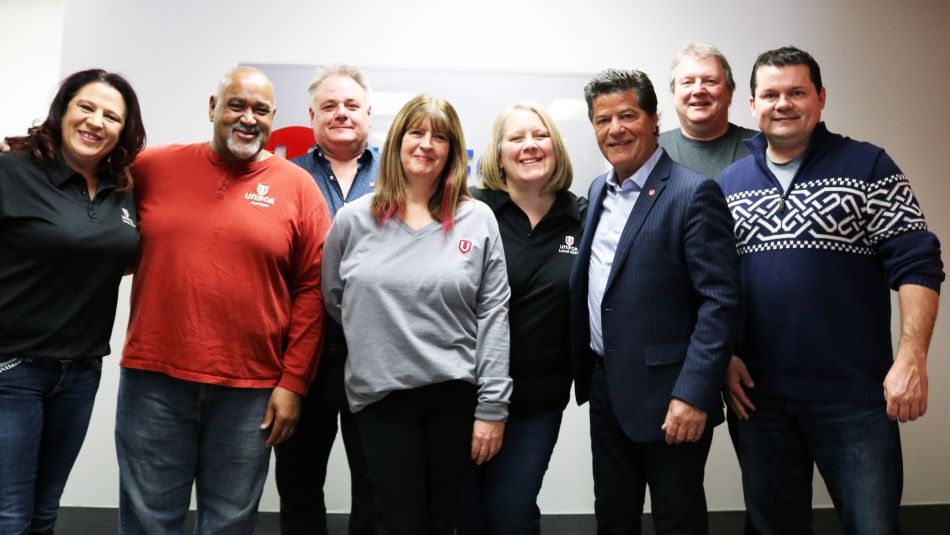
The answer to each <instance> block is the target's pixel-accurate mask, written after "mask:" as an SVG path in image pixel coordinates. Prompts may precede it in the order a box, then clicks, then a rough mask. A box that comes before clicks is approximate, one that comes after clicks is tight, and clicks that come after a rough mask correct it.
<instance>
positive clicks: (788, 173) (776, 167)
mask: <svg viewBox="0 0 950 535" xmlns="http://www.w3.org/2000/svg"><path fill="white" fill-rule="evenodd" d="M804 157H805V153H804V152H803V153H801V154H799V155H798V157H797V158H795V159H792V160H789V161H787V162H785V163H775V162H773V161H772V159H771V158H769V157H768V156H766V157H765V164H766V165H768V166H769V171H772V174H773V175H775V178H776V179H778V183H779V184H781V185H782V192H783V193H784V192H786V191H788V187H789V186H791V185H792V180H794V179H795V173H797V172H798V168H799V167H801V166H802V159H803V158H804Z"/></svg>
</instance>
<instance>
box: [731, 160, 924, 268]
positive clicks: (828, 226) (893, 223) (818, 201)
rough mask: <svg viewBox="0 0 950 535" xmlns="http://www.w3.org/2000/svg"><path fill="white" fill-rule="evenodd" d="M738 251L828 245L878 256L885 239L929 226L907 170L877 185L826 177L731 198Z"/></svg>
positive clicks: (827, 248)
mask: <svg viewBox="0 0 950 535" xmlns="http://www.w3.org/2000/svg"><path fill="white" fill-rule="evenodd" d="M726 200H727V201H728V203H729V209H730V211H732V216H733V219H734V220H735V228H734V230H735V234H736V238H737V241H738V243H737V248H738V251H739V254H746V253H751V252H757V251H764V250H775V249H824V250H832V251H841V252H846V253H852V254H862V255H873V254H876V250H875V247H876V246H877V244H879V243H880V242H881V241H883V240H885V239H887V238H890V237H892V236H895V235H897V234H901V233H904V232H909V231H912V230H926V228H927V224H926V222H925V221H924V217H923V214H922V213H921V211H920V206H919V205H918V204H917V201H916V199H915V198H914V195H913V192H912V191H911V188H910V184H909V182H908V181H907V179H906V178H905V177H904V175H902V174H895V175H892V176H889V177H886V178H883V179H881V180H878V181H876V182H873V183H870V184H869V183H866V182H863V181H860V180H855V179H851V178H825V179H820V180H811V181H808V182H802V183H798V184H794V185H793V189H792V191H791V192H789V194H788V196H787V197H786V198H785V199H784V201H783V199H782V195H781V193H780V192H779V189H778V188H770V189H759V190H752V191H745V192H742V193H737V194H734V195H730V196H729V197H728V198H727V199H726Z"/></svg>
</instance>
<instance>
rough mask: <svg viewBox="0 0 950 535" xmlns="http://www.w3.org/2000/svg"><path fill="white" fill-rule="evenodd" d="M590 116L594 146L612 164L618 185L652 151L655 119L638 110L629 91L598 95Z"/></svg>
mask: <svg viewBox="0 0 950 535" xmlns="http://www.w3.org/2000/svg"><path fill="white" fill-rule="evenodd" d="M592 116H593V117H592V119H591V121H592V123H593V126H594V135H595V136H596V137H597V145H599V146H600V152H602V153H603V154H604V157H605V158H607V161H609V162H610V164H611V165H613V167H614V171H615V173H616V175H617V182H618V183H620V182H623V181H624V180H626V179H627V178H629V177H630V176H631V175H633V174H634V173H635V172H636V171H637V169H640V167H641V166H642V165H643V164H644V163H646V161H647V160H648V159H650V156H651V155H653V153H654V151H656V148H657V139H656V129H657V122H658V120H659V119H658V118H657V116H656V114H655V113H654V114H652V115H651V114H648V113H647V112H646V111H644V110H643V108H641V107H640V105H639V103H638V100H637V94H636V92H634V91H633V90H629V91H617V92H615V93H607V94H604V95H600V96H598V97H597V98H595V99H594V102H593V108H592Z"/></svg>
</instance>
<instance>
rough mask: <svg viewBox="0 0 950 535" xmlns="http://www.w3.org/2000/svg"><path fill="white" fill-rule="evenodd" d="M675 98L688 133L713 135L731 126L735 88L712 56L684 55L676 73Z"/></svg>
mask: <svg viewBox="0 0 950 535" xmlns="http://www.w3.org/2000/svg"><path fill="white" fill-rule="evenodd" d="M673 102H674V104H675V105H676V114H677V115H678V116H679V119H680V125H681V126H682V129H683V132H684V133H685V134H686V135H687V137H690V138H694V139H714V138H715V137H718V136H721V135H722V134H723V133H725V131H726V129H727V128H728V126H729V104H730V103H732V91H731V90H730V89H729V86H728V85H726V80H725V73H724V72H723V69H722V65H720V64H719V60H718V59H716V58H715V57H713V56H710V57H705V58H697V57H694V56H685V57H683V58H682V59H681V60H680V62H679V63H678V64H677V65H676V70H675V71H674V74H673Z"/></svg>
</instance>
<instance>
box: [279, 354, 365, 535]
mask: <svg viewBox="0 0 950 535" xmlns="http://www.w3.org/2000/svg"><path fill="white" fill-rule="evenodd" d="M345 347H346V346H345V345H343V344H340V345H330V344H328V345H325V346H324V352H323V356H322V357H321V359H320V367H319V369H318V370H317V377H316V379H314V381H313V385H311V387H310V392H309V393H308V394H307V397H306V398H304V400H303V407H302V409H301V413H300V421H299V422H298V423H297V429H296V431H295V432H294V436H293V437H291V438H290V440H288V441H287V442H284V443H283V444H281V445H279V446H277V447H276V448H274V454H275V456H276V458H277V462H276V469H275V480H276V482H277V491H278V492H279V493H280V531H281V533H283V534H284V535H298V534H299V535H309V534H313V535H326V534H327V507H326V503H325V501H324V495H323V485H324V483H325V482H326V478H327V462H328V460H329V458H330V450H331V449H332V448H333V442H334V440H335V439H336V431H337V415H338V414H339V417H340V427H341V429H342V433H343V446H344V447H345V448H346V460H347V463H348V464H349V466H350V489H351V490H350V503H351V506H350V529H349V533H350V535H373V534H374V533H375V530H374V526H373V524H374V517H373V492H372V488H371V486H370V482H369V474H368V473H367V470H366V459H365V457H364V455H363V443H362V441H361V440H360V434H359V428H358V427H357V425H356V418H355V417H354V416H353V413H351V412H350V409H349V406H348V405H347V401H346V391H345V390H344V389H343V368H344V365H345V364H346V349H345Z"/></svg>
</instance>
